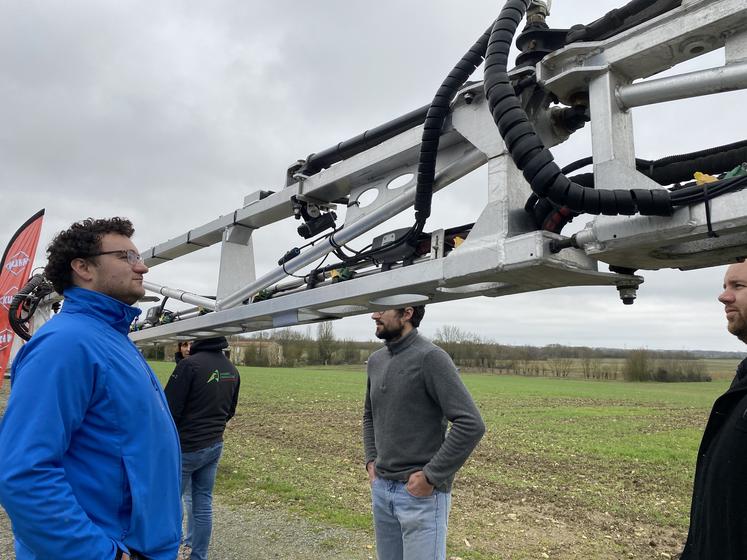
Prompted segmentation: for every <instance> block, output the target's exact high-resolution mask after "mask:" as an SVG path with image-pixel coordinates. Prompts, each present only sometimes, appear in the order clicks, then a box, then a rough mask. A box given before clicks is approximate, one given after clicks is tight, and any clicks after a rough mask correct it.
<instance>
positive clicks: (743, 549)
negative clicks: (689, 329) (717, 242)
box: [681, 262, 747, 560]
mask: <svg viewBox="0 0 747 560" xmlns="http://www.w3.org/2000/svg"><path fill="white" fill-rule="evenodd" d="M718 300H719V301H720V302H721V303H723V304H724V311H725V312H726V321H727V328H728V330H729V332H730V333H731V334H733V335H734V336H736V337H737V338H739V340H741V341H742V342H744V343H747V263H745V262H742V263H739V264H734V265H731V266H730V267H729V268H728V269H727V271H726V276H725V277H724V291H723V292H722V293H721V295H720V296H719V298H718ZM746 476H747V360H744V361H742V363H741V364H739V366H738V367H737V374H736V376H735V377H734V380H733V381H732V383H731V386H730V387H729V390H728V391H726V393H724V394H723V395H721V396H720V397H719V398H718V399H716V402H715V403H714V405H713V409H712V410H711V415H710V417H709V419H708V424H707V425H706V429H705V433H704V434H703V439H702V441H701V443H700V450H699V451H698V462H697V466H696V469H695V484H694V487H693V499H692V506H691V510H690V531H689V533H688V536H687V542H686V543H685V549H684V551H683V552H682V556H681V560H717V559H718V560H737V559H740V560H741V559H744V558H747V484H745V477H746Z"/></svg>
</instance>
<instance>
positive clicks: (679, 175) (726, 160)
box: [524, 140, 747, 233]
mask: <svg viewBox="0 0 747 560" xmlns="http://www.w3.org/2000/svg"><path fill="white" fill-rule="evenodd" d="M745 161H747V140H741V141H739V142H733V143H731V144H725V145H723V146H715V147H713V148H707V149H704V150H699V151H697V152H690V153H687V154H677V155H672V156H667V157H663V158H660V159H656V160H647V159H639V158H636V160H635V165H636V169H637V170H638V171H639V172H640V173H642V174H643V175H646V176H647V177H650V178H651V179H653V180H654V181H656V182H657V183H659V184H660V185H671V184H672V183H679V182H684V181H691V180H692V178H693V174H694V173H695V172H696V171H700V172H702V173H708V174H711V175H718V174H720V173H724V172H726V171H729V170H731V169H733V168H734V167H736V166H738V165H740V164H742V163H743V162H745ZM591 163H593V160H592V158H591V157H585V158H582V159H579V160H577V161H574V162H573V163H569V164H568V165H566V166H565V167H563V169H562V170H561V172H562V173H563V174H566V175H567V174H568V173H571V172H573V171H576V170H578V169H581V168H583V167H586V166H587V165H590V164H591ZM570 179H571V181H573V182H574V183H577V184H579V185H581V186H582V187H585V188H591V189H593V188H594V174H593V173H580V174H577V175H574V176H573V177H571V178H570ZM524 208H525V210H526V211H527V212H529V213H530V214H532V216H533V217H534V222H535V224H537V227H539V228H541V229H546V230H548V231H553V232H555V233H560V231H561V230H562V229H563V227H564V226H565V225H566V224H567V223H568V222H570V221H571V219H573V217H575V216H576V215H577V214H576V213H574V212H570V211H568V209H567V208H559V207H557V206H555V205H553V204H552V203H551V202H550V201H548V200H547V199H544V198H543V199H540V198H539V197H538V196H537V195H536V194H532V195H531V196H530V197H529V199H528V200H527V203H526V205H525V207H524Z"/></svg>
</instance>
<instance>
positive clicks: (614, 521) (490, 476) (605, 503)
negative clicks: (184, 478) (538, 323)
mask: <svg viewBox="0 0 747 560" xmlns="http://www.w3.org/2000/svg"><path fill="white" fill-rule="evenodd" d="M153 366H154V369H155V371H156V372H157V373H158V375H159V377H160V378H161V379H162V381H164V382H165V380H166V379H167V377H168V375H169V373H170V372H171V370H172V369H173V364H172V363H155V364H153ZM713 367H715V366H713ZM240 369H241V375H242V386H241V398H240V404H239V410H238V413H237V416H236V418H235V419H234V420H233V421H232V422H231V423H230V424H229V428H228V430H227V434H226V450H225V454H224V458H223V460H222V462H221V465H220V470H219V481H218V486H217V493H218V494H219V495H220V497H221V499H223V500H225V501H228V502H230V503H236V504H241V503H253V504H255V505H260V506H262V505H266V506H268V507H282V508H284V509H288V510H291V511H294V512H297V513H299V514H301V515H304V516H308V517H311V518H315V519H320V520H324V521H327V522H329V523H331V524H335V525H340V526H343V527H350V528H364V529H366V530H369V531H370V530H371V529H370V528H371V517H370V505H369V490H368V484H367V480H366V476H365V471H364V468H363V465H362V445H361V436H360V432H361V414H362V401H363V396H364V391H365V372H364V371H363V370H362V369H358V370H353V369H345V368H339V369H333V368H328V369H280V368H277V369H270V368H240ZM464 381H465V383H466V384H467V386H468V387H469V389H470V391H471V392H472V394H473V396H474V398H475V401H476V402H477V404H478V406H479V407H480V410H481V411H482V414H483V416H484V419H485V422H486V424H487V426H488V432H487V434H486V435H485V437H484V439H483V440H482V442H481V443H480V445H479V446H478V448H477V450H476V451H475V453H474V454H473V456H472V458H471V459H470V461H469V462H468V463H467V465H465V467H464V468H463V469H462V470H461V471H460V473H459V474H458V475H457V480H456V483H455V487H454V492H453V497H454V502H453V507H452V512H451V518H450V527H449V555H450V556H456V557H459V558H463V559H465V560H467V559H486V558H491V559H493V558H495V559H503V558H505V559H509V558H510V559H524V558H526V559H528V558H545V557H549V558H560V559H571V558H573V559H575V558H610V559H611V558H641V559H643V558H652V557H656V556H657V555H659V554H661V553H665V554H671V555H673V554H674V553H676V552H678V551H679V549H680V546H681V543H682V541H683V539H684V536H685V531H686V529H687V518H688V512H689V499H690V491H691V484H692V476H693V471H694V462H695V455H696V452H697V446H698V443H699V441H700V437H701V435H702V431H703V428H704V426H705V421H706V418H707V414H708V411H709V409H710V406H711V404H712V402H713V401H714V399H715V398H716V397H717V396H718V395H719V394H720V393H722V392H723V391H724V390H725V389H726V388H727V386H728V381H725V380H716V381H713V382H711V383H677V384H659V383H640V384H639V383H624V382H615V381H585V380H580V379H556V378H543V377H528V378H526V377H512V376H493V375H484V374H465V375H464ZM372 542H373V538H372ZM544 555H546V556H544Z"/></svg>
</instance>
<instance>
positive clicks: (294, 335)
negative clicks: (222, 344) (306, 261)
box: [144, 321, 710, 381]
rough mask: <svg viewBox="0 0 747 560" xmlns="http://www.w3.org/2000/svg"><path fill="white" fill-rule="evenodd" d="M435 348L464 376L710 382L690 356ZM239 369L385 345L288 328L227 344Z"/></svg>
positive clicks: (453, 341) (298, 363)
mask: <svg viewBox="0 0 747 560" xmlns="http://www.w3.org/2000/svg"><path fill="white" fill-rule="evenodd" d="M434 342H435V343H436V344H438V345H439V346H440V347H441V348H443V349H444V350H445V351H446V352H447V353H448V354H449V355H450V356H451V358H452V360H454V363H455V364H456V365H457V367H459V368H460V369H463V370H469V371H482V372H489V373H497V374H510V375H524V376H546V377H547V376H550V377H583V378H586V379H621V380H627V381H710V376H709V375H708V373H707V369H706V365H705V362H703V361H702V360H700V359H697V357H696V356H695V355H694V354H692V353H689V352H686V351H654V350H648V349H634V350H625V349H619V348H592V347H588V346H563V345H560V344H550V345H547V346H529V345H525V346H512V345H507V344H499V343H497V342H494V341H492V340H487V339H483V338H481V337H480V336H478V335H476V334H474V333H469V332H466V331H463V330H461V329H459V328H458V327H455V326H453V325H444V326H443V327H441V328H439V329H438V330H437V331H436V335H435V337H434ZM229 345H230V353H231V359H232V360H233V361H234V363H236V364H238V365H246V366H260V367H304V366H314V365H356V364H357V365H362V364H364V363H365V361H366V360H367V359H368V356H369V355H370V354H371V353H372V352H373V351H375V350H376V349H377V348H380V347H381V341H357V340H352V339H349V338H344V339H338V338H337V337H336V336H335V332H334V327H333V323H332V322H330V321H326V322H323V323H318V324H317V325H316V327H307V328H306V329H303V330H301V329H293V328H284V329H276V330H274V331H262V332H257V333H254V334H252V335H251V336H248V337H247V336H233V337H230V338H229ZM170 351H171V352H173V350H169V349H167V348H166V347H162V346H161V347H159V346H155V347H149V348H147V349H146V350H145V351H144V353H145V356H146V358H148V359H155V360H159V359H160V360H163V359H168V357H169V355H170V354H169V352H170Z"/></svg>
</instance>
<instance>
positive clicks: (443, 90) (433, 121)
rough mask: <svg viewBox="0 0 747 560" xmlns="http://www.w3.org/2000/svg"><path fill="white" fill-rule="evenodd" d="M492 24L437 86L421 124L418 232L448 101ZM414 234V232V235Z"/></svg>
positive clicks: (481, 51) (480, 54) (426, 211)
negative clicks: (438, 86) (423, 121)
mask: <svg viewBox="0 0 747 560" xmlns="http://www.w3.org/2000/svg"><path fill="white" fill-rule="evenodd" d="M491 28H492V26H491V27H489V28H488V29H487V30H486V31H485V33H483V34H482V36H481V37H480V38H479V39H478V40H477V42H476V43H475V44H474V45H472V47H471V48H470V49H469V50H468V51H467V52H466V53H465V55H464V56H463V57H462V59H461V60H460V61H459V62H458V63H457V64H456V66H454V68H453V69H452V70H451V72H449V75H448V76H447V77H446V79H445V80H444V81H443V83H442V84H441V87H440V88H438V91H437V92H436V95H435V97H434V98H433V101H432V102H431V105H430V107H429V108H428V113H427V114H426V117H425V123H424V124H423V136H422V142H421V144H420V156H419V159H418V175H417V186H416V190H415V224H416V226H415V230H416V231H417V234H419V233H420V232H421V231H422V230H423V226H424V225H425V221H426V220H427V219H428V217H429V216H430V215H431V200H432V198H433V183H434V179H435V176H436V157H437V155H438V144H439V141H440V138H441V129H442V128H443V126H444V122H446V118H447V117H448V115H449V111H450V108H451V101H452V99H454V96H455V95H456V93H457V91H459V88H461V87H462V86H463V85H464V84H465V82H466V81H467V79H468V78H469V77H470V75H471V74H472V73H473V72H474V71H475V68H477V67H478V66H479V65H480V64H481V63H482V61H483V58H484V57H485V49H486V48H487V44H488V39H489V38H490V32H491ZM417 234H415V235H417Z"/></svg>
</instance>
